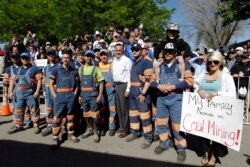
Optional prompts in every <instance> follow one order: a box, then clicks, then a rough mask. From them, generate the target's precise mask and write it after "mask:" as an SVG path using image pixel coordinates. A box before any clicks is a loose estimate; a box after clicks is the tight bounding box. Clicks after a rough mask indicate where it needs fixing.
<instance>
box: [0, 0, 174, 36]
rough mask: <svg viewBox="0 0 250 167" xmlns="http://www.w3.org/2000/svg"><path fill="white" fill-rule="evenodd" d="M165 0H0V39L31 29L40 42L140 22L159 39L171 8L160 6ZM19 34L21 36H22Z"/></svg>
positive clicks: (135, 24)
mask: <svg viewBox="0 0 250 167" xmlns="http://www.w3.org/2000/svg"><path fill="white" fill-rule="evenodd" d="M166 1H167V0H126V1H124V0H84V1H83V0H35V1H34V0H22V1H20V0H1V1H0V41H1V40H2V41H6V40H9V39H10V37H11V35H12V34H13V33H17V34H18V35H19V36H20V37H21V38H22V37H23V36H24V35H25V34H26V31H27V30H32V31H33V32H35V33H36V34H37V36H38V38H39V39H40V40H41V41H45V40H51V41H53V40H54V41H56V40H57V39H58V40H61V39H63V38H65V37H66V38H70V37H72V36H74V34H76V33H78V32H83V33H91V34H93V33H94V31H96V30H98V31H101V32H103V33H104V34H105V33H106V31H107V29H108V28H109V26H115V27H117V28H119V29H123V28H125V27H128V28H134V27H136V26H138V25H139V24H140V23H143V24H144V30H145V33H146V34H144V35H148V36H149V37H150V39H159V38H162V36H163V34H164V29H163V28H164V25H166V22H167V21H168V19H169V18H170V15H171V13H172V12H173V11H170V10H168V9H166V8H165V7H163V4H165V3H166ZM22 35H23V36H22Z"/></svg>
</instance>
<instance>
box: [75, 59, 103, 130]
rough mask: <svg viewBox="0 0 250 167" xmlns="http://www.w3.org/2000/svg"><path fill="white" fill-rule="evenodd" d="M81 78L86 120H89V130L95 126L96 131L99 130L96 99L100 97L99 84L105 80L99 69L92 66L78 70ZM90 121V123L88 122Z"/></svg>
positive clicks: (83, 108)
mask: <svg viewBox="0 0 250 167" xmlns="http://www.w3.org/2000/svg"><path fill="white" fill-rule="evenodd" d="M78 73H79V76H80V80H81V81H80V85H81V94H80V96H81V99H82V110H83V117H84V118H92V119H87V126H88V127H87V128H88V129H92V127H93V126H94V128H95V130H98V118H99V114H100V111H99V107H100V106H99V104H98V103H96V98H97V96H98V90H97V88H98V83H100V82H103V81H104V78H103V76H102V73H101V70H100V68H99V67H96V66H90V65H87V64H85V65H84V66H81V67H80V68H79V69H78ZM88 121H90V122H88Z"/></svg>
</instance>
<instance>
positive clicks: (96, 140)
mask: <svg viewBox="0 0 250 167" xmlns="http://www.w3.org/2000/svg"><path fill="white" fill-rule="evenodd" d="M93 141H94V143H99V142H100V137H99V135H98V131H94V138H93Z"/></svg>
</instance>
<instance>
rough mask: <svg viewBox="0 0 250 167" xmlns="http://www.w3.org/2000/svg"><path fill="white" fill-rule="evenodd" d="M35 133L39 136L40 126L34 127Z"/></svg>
mask: <svg viewBox="0 0 250 167" xmlns="http://www.w3.org/2000/svg"><path fill="white" fill-rule="evenodd" d="M34 133H35V134H39V133H40V128H39V127H38V126H34Z"/></svg>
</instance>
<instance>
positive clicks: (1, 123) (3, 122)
mask: <svg viewBox="0 0 250 167" xmlns="http://www.w3.org/2000/svg"><path fill="white" fill-rule="evenodd" d="M11 122H13V120H8V121H2V122H0V125H3V124H8V123H11Z"/></svg>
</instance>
